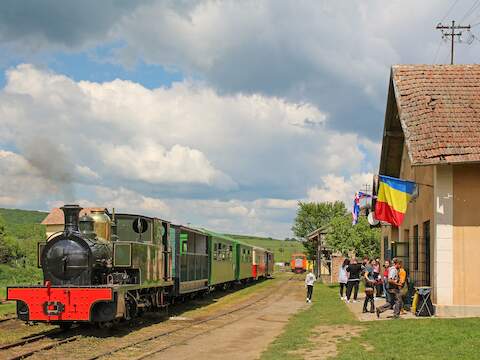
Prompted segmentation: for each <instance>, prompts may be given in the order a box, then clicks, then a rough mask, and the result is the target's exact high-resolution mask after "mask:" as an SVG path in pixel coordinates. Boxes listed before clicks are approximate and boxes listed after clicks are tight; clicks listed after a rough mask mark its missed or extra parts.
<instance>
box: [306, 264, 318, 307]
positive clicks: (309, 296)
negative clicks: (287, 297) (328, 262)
mask: <svg viewBox="0 0 480 360" xmlns="http://www.w3.org/2000/svg"><path fill="white" fill-rule="evenodd" d="M315 281H317V278H316V277H315V275H314V274H313V272H312V270H310V271H309V272H308V274H307V276H306V277H305V287H306V288H307V303H311V302H312V293H313V283H314V282H315Z"/></svg>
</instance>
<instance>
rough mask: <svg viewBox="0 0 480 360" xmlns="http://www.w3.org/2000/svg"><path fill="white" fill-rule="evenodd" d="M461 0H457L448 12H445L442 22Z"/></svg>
mask: <svg viewBox="0 0 480 360" xmlns="http://www.w3.org/2000/svg"><path fill="white" fill-rule="evenodd" d="M459 1H460V0H456V1H455V2H454V3H453V5H452V6H450V9H448V11H447V13H446V14H445V16H444V17H443V18H442V20H440V22H441V23H442V22H443V21H444V20H445V19H446V18H447V16H448V15H449V14H450V13H451V12H452V10H453V8H454V7H455V5H457V3H458V2H459Z"/></svg>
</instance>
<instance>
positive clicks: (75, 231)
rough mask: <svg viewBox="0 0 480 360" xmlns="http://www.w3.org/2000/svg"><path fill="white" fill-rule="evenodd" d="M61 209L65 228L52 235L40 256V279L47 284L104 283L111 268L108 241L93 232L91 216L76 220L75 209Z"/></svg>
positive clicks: (78, 212)
mask: <svg viewBox="0 0 480 360" xmlns="http://www.w3.org/2000/svg"><path fill="white" fill-rule="evenodd" d="M61 209H62V210H63V212H64V217H65V229H64V231H63V232H61V233H57V234H54V235H53V236H52V237H51V238H50V239H49V241H48V242H47V243H46V244H45V246H44V247H43V249H42V251H41V253H40V263H41V267H42V269H43V277H44V280H45V281H49V282H50V284H51V285H79V286H81V285H101V284H106V283H107V274H108V273H109V272H110V270H111V268H112V257H113V246H112V242H111V241H109V240H110V239H107V238H103V237H100V236H99V235H98V234H97V233H95V231H94V228H95V225H94V219H93V218H92V217H90V216H88V215H84V216H82V218H81V219H79V214H80V210H81V208H80V207H79V206H76V205H65V206H64V207H62V208H61ZM105 234H108V233H107V232H105Z"/></svg>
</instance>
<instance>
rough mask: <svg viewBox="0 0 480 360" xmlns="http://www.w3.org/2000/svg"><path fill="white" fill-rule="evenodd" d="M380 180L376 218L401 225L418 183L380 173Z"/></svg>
mask: <svg viewBox="0 0 480 360" xmlns="http://www.w3.org/2000/svg"><path fill="white" fill-rule="evenodd" d="M378 180H379V186H378V193H377V202H376V204H375V218H376V219H377V220H380V221H385V222H388V223H390V224H392V225H395V226H400V225H401V224H402V222H403V218H404V217H405V213H406V212H407V207H408V203H409V201H410V199H411V198H412V196H413V194H414V193H415V190H416V186H417V185H416V184H415V183H414V182H412V181H408V180H401V179H397V178H393V177H390V176H384V175H379V176H378Z"/></svg>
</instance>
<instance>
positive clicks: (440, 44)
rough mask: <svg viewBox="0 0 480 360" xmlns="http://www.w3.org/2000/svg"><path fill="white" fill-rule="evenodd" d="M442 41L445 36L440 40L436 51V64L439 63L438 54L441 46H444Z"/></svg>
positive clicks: (434, 59) (434, 61)
mask: <svg viewBox="0 0 480 360" xmlns="http://www.w3.org/2000/svg"><path fill="white" fill-rule="evenodd" d="M442 43H443V38H442V39H440V42H439V43H438V47H437V51H436V52H435V57H434V58H433V63H434V64H436V63H437V58H438V54H439V53H440V48H441V47H442Z"/></svg>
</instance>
